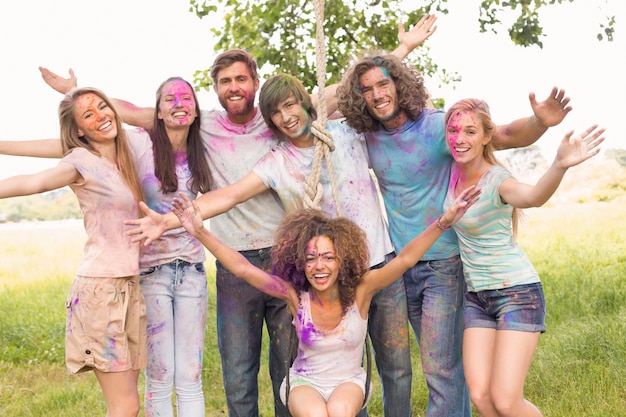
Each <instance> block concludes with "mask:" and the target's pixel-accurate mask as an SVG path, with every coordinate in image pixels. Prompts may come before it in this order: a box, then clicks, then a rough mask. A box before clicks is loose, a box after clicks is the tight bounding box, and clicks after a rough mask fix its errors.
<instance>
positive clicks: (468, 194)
mask: <svg viewBox="0 0 626 417" xmlns="http://www.w3.org/2000/svg"><path fill="white" fill-rule="evenodd" d="M480 192H481V190H480V188H476V186H475V185H472V186H469V187H467V188H466V189H465V190H463V191H462V192H461V193H460V194H459V195H458V196H457V198H455V199H454V204H452V206H451V207H450V208H449V209H448V210H446V212H445V213H443V214H442V215H441V217H440V218H439V224H440V225H441V226H442V227H444V228H446V229H447V228H449V227H451V226H452V225H453V224H454V223H456V222H457V221H459V219H460V218H461V217H463V215H464V214H465V212H466V211H467V209H469V208H470V207H471V206H472V205H473V204H474V203H475V202H477V201H478V197H480Z"/></svg>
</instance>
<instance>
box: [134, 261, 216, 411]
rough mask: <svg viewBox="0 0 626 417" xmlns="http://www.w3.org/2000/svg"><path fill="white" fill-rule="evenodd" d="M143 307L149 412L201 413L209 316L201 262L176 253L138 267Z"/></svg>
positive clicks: (205, 284)
mask: <svg viewBox="0 0 626 417" xmlns="http://www.w3.org/2000/svg"><path fill="white" fill-rule="evenodd" d="M140 279H141V281H140V283H141V290H142V292H143V295H144V298H145V300H146V311H147V333H148V342H147V350H148V352H147V356H148V366H147V367H146V371H145V372H146V393H145V400H144V403H145V404H144V408H145V413H146V416H147V417H152V416H159V417H163V416H164V417H170V416H174V412H173V410H172V387H173V388H174V389H175V390H176V409H177V415H178V416H179V417H204V413H205V412H204V394H203V392H202V354H203V352H204V335H205V332H206V328H205V325H206V316H207V298H208V293H207V279H206V270H205V269H204V265H203V264H202V263H196V264H191V263H189V262H185V261H182V260H179V259H176V260H174V261H172V262H170V263H167V264H164V265H159V266H155V267H150V268H144V269H142V271H141V278H140Z"/></svg>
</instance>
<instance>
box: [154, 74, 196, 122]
mask: <svg viewBox="0 0 626 417" xmlns="http://www.w3.org/2000/svg"><path fill="white" fill-rule="evenodd" d="M158 106H159V108H158V113H157V117H158V118H159V119H162V120H163V122H164V123H165V126H167V127H178V126H187V127H188V126H191V124H192V123H193V122H194V120H195V119H196V117H197V116H198V115H197V114H196V100H195V96H194V93H193V90H192V89H191V87H190V86H189V85H188V84H187V83H186V82H184V81H182V80H172V81H170V82H168V83H166V84H164V85H163V87H162V88H161V90H160V99H159V103H158Z"/></svg>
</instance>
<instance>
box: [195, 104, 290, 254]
mask: <svg viewBox="0 0 626 417" xmlns="http://www.w3.org/2000/svg"><path fill="white" fill-rule="evenodd" d="M201 118H202V122H201V124H200V125H201V135H202V141H203V144H204V146H205V149H206V152H207V160H208V163H209V168H210V169H211V176H212V178H213V189H218V188H223V187H226V186H228V185H230V184H233V183H235V182H237V181H239V180H240V179H241V178H243V177H244V176H246V175H247V174H248V173H249V172H250V171H251V170H252V168H253V167H254V165H255V164H256V162H257V161H258V160H259V159H260V158H261V157H262V156H264V155H265V154H266V153H268V152H269V151H270V150H271V148H272V146H274V145H275V144H276V143H277V140H276V139H275V138H274V136H273V135H272V133H271V131H270V130H269V128H268V127H267V125H266V124H265V121H264V120H263V117H262V116H261V112H260V111H259V110H258V109H256V114H255V116H254V118H253V119H252V120H251V121H249V122H248V123H245V124H237V123H232V122H231V121H230V120H228V117H227V116H226V112H225V111H223V110H210V111H206V110H204V111H202V113H201ZM284 215H285V210H284V209H283V206H282V205H281V203H280V201H279V199H278V196H277V195H276V194H275V192H274V191H273V190H267V191H264V192H263V193H261V194H259V195H257V196H256V197H253V198H251V199H249V200H248V201H246V202H244V203H241V204H237V205H236V206H235V207H234V208H232V209H230V210H228V211H227V212H226V213H223V214H220V215H219V216H215V217H213V218H211V220H210V222H209V227H210V228H211V232H212V233H213V234H214V235H215V236H216V237H217V238H218V239H220V240H221V241H222V242H223V243H224V244H226V245H227V246H229V247H231V248H233V249H235V250H237V251H244V250H252V249H261V248H267V247H270V246H272V245H273V244H274V233H275V232H276V229H277V228H278V225H279V223H280V221H281V220H282V218H283V216H284Z"/></svg>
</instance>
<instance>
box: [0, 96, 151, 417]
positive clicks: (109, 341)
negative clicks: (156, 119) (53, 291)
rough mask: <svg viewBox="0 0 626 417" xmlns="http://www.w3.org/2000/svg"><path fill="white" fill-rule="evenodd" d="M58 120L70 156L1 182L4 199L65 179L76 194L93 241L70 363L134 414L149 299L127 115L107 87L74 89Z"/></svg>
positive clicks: (114, 414) (77, 289)
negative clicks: (142, 282) (134, 235)
mask: <svg viewBox="0 0 626 417" xmlns="http://www.w3.org/2000/svg"><path fill="white" fill-rule="evenodd" d="M59 123H60V126H61V146H62V148H63V154H64V155H65V156H64V157H63V159H62V160H61V161H60V162H59V164H58V165H57V166H56V167H54V168H50V169H47V170H45V171H41V172H39V173H36V174H31V175H20V176H15V177H11V178H7V179H5V180H2V181H0V198H7V197H14V196H22V195H30V194H37V193H41V192H44V191H50V190H54V189H58V188H61V187H64V186H69V187H70V188H71V189H72V191H73V192H74V193H75V194H76V197H77V199H78V202H79V204H80V207H81V211H82V213H83V216H84V224H85V231H86V232H87V243H86V244H85V250H84V256H83V260H82V261H81V263H80V265H79V267H78V270H77V273H76V278H75V280H74V282H73V284H72V287H71V289H70V292H69V296H68V298H67V302H66V306H67V326H66V364H67V369H68V371H69V372H70V373H78V372H83V371H88V370H93V371H94V373H95V375H96V378H97V379H98V382H99V384H100V387H101V389H102V393H103V395H104V399H105V401H106V405H107V416H108V417H135V416H137V414H138V413H139V393H138V391H137V380H138V377H139V372H140V369H142V368H145V366H146V347H145V346H146V306H145V302H144V299H143V296H142V294H141V290H140V288H139V262H138V259H139V244H136V243H131V241H130V239H129V238H128V236H127V234H126V230H125V228H124V224H123V221H124V220H126V219H128V218H135V217H137V216H138V201H141V200H142V199H143V194H142V191H141V186H140V183H139V180H138V177H137V174H136V171H135V168H134V166H133V164H132V160H131V153H130V150H129V148H128V146H127V143H126V136H125V133H124V130H123V129H122V125H121V120H120V119H119V117H118V115H117V113H116V111H115V110H114V108H113V106H112V105H111V102H110V100H109V99H108V98H107V97H106V96H105V95H104V94H103V93H102V92H101V91H99V90H97V89H94V88H79V89H73V90H71V91H69V92H68V93H67V94H66V96H65V97H64V99H63V100H62V101H61V103H60V105H59Z"/></svg>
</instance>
